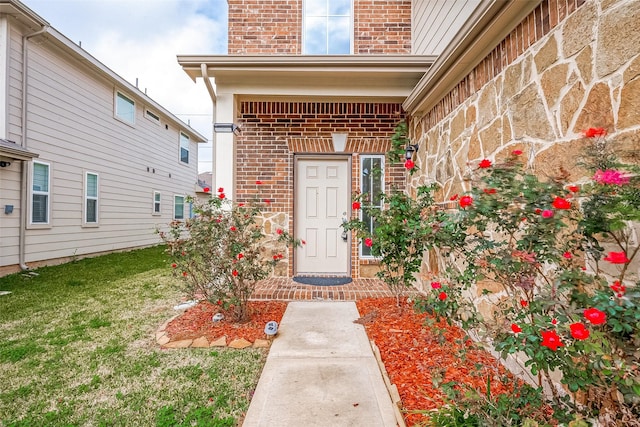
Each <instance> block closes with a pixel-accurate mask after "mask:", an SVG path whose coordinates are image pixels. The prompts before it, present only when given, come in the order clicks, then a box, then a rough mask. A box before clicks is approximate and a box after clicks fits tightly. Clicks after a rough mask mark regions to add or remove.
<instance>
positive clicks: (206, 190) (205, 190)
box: [203, 187, 211, 193]
mask: <svg viewBox="0 0 640 427" xmlns="http://www.w3.org/2000/svg"><path fill="white" fill-rule="evenodd" d="M203 190H204V192H205V193H208V192H209V191H211V189H210V188H209V187H204V188H203Z"/></svg>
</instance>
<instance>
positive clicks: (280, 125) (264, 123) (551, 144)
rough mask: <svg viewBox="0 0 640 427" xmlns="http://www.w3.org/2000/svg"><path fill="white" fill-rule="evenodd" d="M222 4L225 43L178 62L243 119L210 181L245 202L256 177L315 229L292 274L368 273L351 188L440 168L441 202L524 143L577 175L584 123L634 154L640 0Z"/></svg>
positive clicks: (221, 112)
mask: <svg viewBox="0 0 640 427" xmlns="http://www.w3.org/2000/svg"><path fill="white" fill-rule="evenodd" d="M228 3H229V51H228V55H214V56H211V55H203V56H179V57H178V61H179V63H180V64H181V65H182V66H183V69H184V70H185V72H186V73H187V74H188V75H189V76H191V78H192V79H193V80H194V81H195V80H196V79H197V78H203V80H204V82H205V84H206V87H207V89H208V91H209V93H210V96H211V99H212V101H213V103H214V122H217V123H219V124H220V126H219V128H220V129H221V128H224V126H225V125H231V124H234V125H237V126H239V128H240V132H234V133H217V134H215V138H214V182H213V185H214V187H224V189H225V192H226V194H227V195H228V196H231V197H233V198H234V199H236V200H238V201H242V200H244V199H245V198H248V197H251V196H252V195H253V194H255V193H256V192H257V191H262V192H263V193H264V197H265V198H268V199H270V200H271V204H270V205H269V206H268V207H267V211H268V212H267V214H268V215H267V216H268V218H267V219H268V220H269V218H272V219H273V221H276V222H278V226H280V227H288V229H289V230H290V231H291V232H292V233H293V234H294V235H295V236H296V237H298V238H302V239H305V240H306V241H307V245H306V246H305V247H303V248H300V249H298V250H296V251H295V253H294V254H290V255H293V256H292V257H290V258H289V260H290V261H292V262H290V264H289V274H290V275H295V274H330V275H336V274H337V275H351V276H353V277H366V276H370V275H371V274H373V272H374V270H375V259H373V258H371V257H370V256H369V254H368V253H367V248H365V247H364V246H363V245H362V243H361V242H357V241H351V240H350V239H351V237H350V236H348V237H347V241H346V242H345V241H343V239H342V238H341V237H342V236H341V228H340V226H339V225H340V222H341V219H342V218H343V217H349V216H350V215H351V214H352V212H351V208H350V206H351V204H350V202H349V201H350V199H351V196H352V195H354V194H356V193H357V192H369V191H373V192H374V193H375V192H377V191H384V190H387V189H389V187H393V186H396V187H401V188H404V186H405V184H408V190H409V191H410V192H412V191H413V190H414V189H415V188H416V187H417V186H418V185H420V184H424V183H430V182H436V183H438V184H440V186H441V189H442V190H441V191H440V192H439V193H438V194H437V197H438V200H439V201H441V202H443V203H444V204H446V201H448V200H449V197H450V196H451V195H453V194H455V193H461V192H464V191H466V190H469V187H468V185H469V183H468V182H466V181H465V179H464V176H465V174H466V173H467V172H468V170H469V168H471V167H473V165H474V164H475V163H476V162H478V161H479V160H480V159H483V158H489V159H492V160H495V159H499V158H500V157H502V156H504V155H506V153H508V152H510V151H511V150H513V149H515V148H518V149H522V150H523V151H524V152H525V153H527V159H528V161H529V163H530V164H531V165H532V166H533V167H534V169H535V170H536V171H538V172H539V173H541V174H545V175H552V174H554V173H555V172H556V171H557V169H558V167H559V166H560V165H563V166H564V167H565V168H566V169H567V170H570V171H572V172H574V173H575V176H572V179H575V181H576V182H578V181H580V179H586V178H585V177H583V176H581V175H580V169H579V168H576V167H575V166H576V159H575V154H576V152H577V151H578V150H579V147H580V146H581V141H580V138H581V135H580V132H581V130H583V129H585V128H587V127H591V126H602V127H605V128H606V129H607V130H608V132H609V135H610V138H612V139H615V141H616V144H617V145H616V148H617V150H618V152H619V153H620V155H621V157H622V159H623V160H625V161H631V162H635V163H638V162H640V160H639V159H638V152H640V108H639V104H638V99H640V83H638V82H640V71H639V70H640V1H638V0H618V1H610V0H588V1H585V0H543V1H540V0H531V1H506V0H476V1H441V0H388V1H384V0H382V1H373V0H352V1H350V0H326V1H315V0H299V1H294V2H285V3H274V2H270V1H264V0H229V2H228ZM212 83H215V90H214V85H213V84H212ZM403 119H405V120H406V121H407V122H408V124H409V132H410V135H409V136H410V137H411V140H412V143H413V144H418V146H419V149H418V151H417V153H416V154H414V160H415V161H416V163H417V165H418V167H419V169H420V172H419V173H417V174H415V175H414V176H413V177H411V178H409V177H408V175H407V174H406V172H405V171H404V169H403V168H402V167H401V166H400V167H397V166H391V165H389V164H387V163H386V161H385V159H384V156H383V154H384V153H385V152H386V151H387V150H388V148H389V137H390V135H391V134H392V132H393V128H394V126H395V124H396V123H397V122H399V121H400V120H403ZM231 165H233V166H231ZM379 165H383V168H382V169H383V170H384V173H383V174H382V175H380V174H370V173H369V172H370V171H371V170H372V169H373V168H375V167H377V166H379ZM256 181H261V182H262V185H256V184H255V182H256ZM439 264H440V263H439V260H438V259H437V257H436V258H434V257H432V258H431V259H427V260H426V262H425V268H424V275H423V277H424V278H428V277H429V275H433V274H437V272H438V268H439ZM632 268H634V270H635V269H638V268H640V267H638V266H635V265H634V266H632ZM417 279H418V281H417V284H418V286H421V285H422V282H423V280H424V279H421V278H417ZM427 283H428V282H427ZM480 294H482V293H481V292H479V295H480ZM482 307H484V309H485V311H487V312H489V311H490V310H491V304H490V303H487V304H485V305H484V306H482ZM482 307H481V309H482Z"/></svg>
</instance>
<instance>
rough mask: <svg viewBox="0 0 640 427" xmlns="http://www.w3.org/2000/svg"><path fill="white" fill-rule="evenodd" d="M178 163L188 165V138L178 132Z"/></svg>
mask: <svg viewBox="0 0 640 427" xmlns="http://www.w3.org/2000/svg"><path fill="white" fill-rule="evenodd" d="M180 161H181V162H182V163H186V164H189V136H188V135H185V134H184V133H182V132H180Z"/></svg>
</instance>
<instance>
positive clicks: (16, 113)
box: [6, 27, 22, 143]
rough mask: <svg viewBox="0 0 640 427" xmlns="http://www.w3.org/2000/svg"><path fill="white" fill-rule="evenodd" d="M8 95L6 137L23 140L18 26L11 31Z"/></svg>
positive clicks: (20, 40) (20, 36) (18, 140)
mask: <svg viewBox="0 0 640 427" xmlns="http://www.w3.org/2000/svg"><path fill="white" fill-rule="evenodd" d="M9 36H10V39H9V64H8V70H9V72H8V74H7V77H8V82H6V84H7V86H8V95H9V100H8V101H9V111H8V124H7V125H8V126H7V136H6V139H9V140H11V141H15V142H17V143H20V142H21V141H22V34H21V33H20V32H18V31H17V29H16V27H10V32H9Z"/></svg>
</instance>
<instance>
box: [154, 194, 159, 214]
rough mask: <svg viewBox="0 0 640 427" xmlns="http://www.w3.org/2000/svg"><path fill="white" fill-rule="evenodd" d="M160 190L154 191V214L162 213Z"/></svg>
mask: <svg viewBox="0 0 640 427" xmlns="http://www.w3.org/2000/svg"><path fill="white" fill-rule="evenodd" d="M160 199H161V196H160V192H159V191H154V192H153V214H154V215H160V213H161V211H160Z"/></svg>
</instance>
